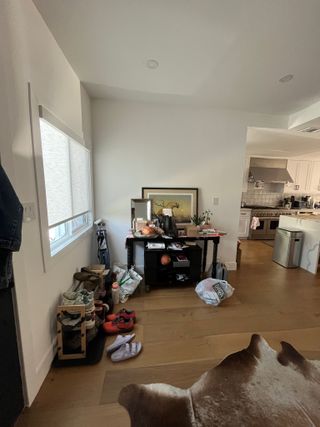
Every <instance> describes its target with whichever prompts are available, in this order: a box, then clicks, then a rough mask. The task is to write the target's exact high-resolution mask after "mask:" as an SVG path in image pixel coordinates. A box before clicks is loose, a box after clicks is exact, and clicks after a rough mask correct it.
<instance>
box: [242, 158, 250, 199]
mask: <svg viewBox="0 0 320 427" xmlns="http://www.w3.org/2000/svg"><path fill="white" fill-rule="evenodd" d="M249 167H250V157H246V159H245V163H244V170H243V180H242V192H243V193H246V192H247V191H248V180H249Z"/></svg>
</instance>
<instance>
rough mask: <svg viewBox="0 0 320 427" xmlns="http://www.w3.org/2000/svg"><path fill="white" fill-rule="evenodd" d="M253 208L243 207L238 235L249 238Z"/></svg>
mask: <svg viewBox="0 0 320 427" xmlns="http://www.w3.org/2000/svg"><path fill="white" fill-rule="evenodd" d="M250 221H251V209H241V210H240V219H239V229H238V237H239V238H242V239H247V238H248V237H249V232H250Z"/></svg>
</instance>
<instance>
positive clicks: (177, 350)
mask: <svg viewBox="0 0 320 427" xmlns="http://www.w3.org/2000/svg"><path fill="white" fill-rule="evenodd" d="M242 248H243V256H242V262H241V267H240V269H239V270H238V271H236V272H232V273H230V276H229V282H230V283H231V284H232V285H233V286H234V288H235V293H234V296H233V297H232V298H230V299H229V300H227V301H225V302H224V303H223V304H221V306H219V307H217V308H213V307H210V306H206V305H205V304H204V303H203V302H202V301H201V300H200V299H199V298H198V297H197V295H196V294H195V292H194V289H193V288H181V289H157V290H153V291H151V292H150V293H149V294H145V295H137V296H136V297H134V298H132V299H131V300H130V301H129V302H127V303H126V306H127V307H130V308H133V309H135V310H136V311H137V314H138V320H137V324H136V328H135V332H136V339H137V340H141V341H142V342H143V346H144V349H143V352H142V353H141V355H140V356H139V357H137V358H136V359H132V360H129V361H126V362H123V363H119V364H112V362H110V360H109V359H107V358H105V357H103V359H102V360H101V362H100V363H99V364H97V365H95V366H87V367H72V368H63V369H61V368H60V369H51V371H50V372H49V374H48V376H47V378H46V380H45V382H44V384H43V386H42V388H41V390H40V392H39V394H38V396H37V398H36V399H35V401H34V403H33V405H32V407H31V408H28V409H26V410H25V411H24V413H23V414H22V416H21V417H20V418H19V420H18V422H17V427H91V426H96V425H99V426H112V427H128V426H129V425H130V422H129V418H128V416H127V413H126V411H125V410H124V409H123V408H122V407H120V406H119V405H118V404H117V396H118V393H119V391H120V389H121V388H122V387H123V386H124V385H126V384H129V383H131V382H140V383H149V382H164V381H165V382H169V383H171V384H173V385H177V386H181V387H187V386H189V385H191V384H192V383H193V382H194V381H195V380H196V379H197V378H198V377H199V375H200V373H202V372H204V371H205V370H207V369H208V368H209V367H211V366H214V365H215V364H217V363H218V362H219V361H220V360H221V359H222V358H224V357H225V356H227V355H228V354H230V353H231V352H234V351H238V350H240V349H242V348H244V347H246V346H247V344H248V342H249V339H250V336H251V334H252V333H261V334H262V335H263V336H264V337H265V338H266V339H267V340H268V341H269V343H270V344H271V345H272V346H273V347H274V348H276V349H279V348H280V341H282V340H285V341H288V342H290V343H291V344H293V345H294V346H295V347H296V348H297V349H298V350H299V351H300V352H302V354H304V355H305V356H307V357H310V358H319V359H320V339H319V338H320V274H317V275H316V276H314V275H312V274H310V273H307V272H305V271H304V270H301V269H291V270H288V269H285V268H283V267H281V266H279V265H277V264H275V263H273V262H272V261H271V254H272V248H271V247H270V246H267V245H265V244H264V243H262V242H259V241H248V242H243V243H242ZM112 340H113V338H108V339H107V345H108V344H110V342H112Z"/></svg>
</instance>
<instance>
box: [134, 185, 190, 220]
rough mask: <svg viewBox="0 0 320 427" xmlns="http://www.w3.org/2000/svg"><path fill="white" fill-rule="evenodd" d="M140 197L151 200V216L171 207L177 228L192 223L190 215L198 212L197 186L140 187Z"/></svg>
mask: <svg viewBox="0 0 320 427" xmlns="http://www.w3.org/2000/svg"><path fill="white" fill-rule="evenodd" d="M142 197H143V198H144V199H151V200H152V207H151V209H152V216H157V215H160V214H162V209H164V208H171V209H172V213H173V216H174V218H175V220H176V224H177V227H178V228H181V227H183V226H186V225H189V224H192V222H191V217H192V216H193V215H197V214H198V188H186V187H182V188H178V187H142Z"/></svg>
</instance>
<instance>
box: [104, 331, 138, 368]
mask: <svg viewBox="0 0 320 427" xmlns="http://www.w3.org/2000/svg"><path fill="white" fill-rule="evenodd" d="M135 336H136V334H131V335H124V336H122V335H118V336H117V337H116V339H115V340H114V342H113V343H112V344H111V345H109V346H108V347H107V356H110V359H111V360H112V362H122V361H124V360H128V359H132V358H133V357H136V356H138V354H139V353H140V352H141V350H142V344H141V342H132V340H133V339H134V337H135Z"/></svg>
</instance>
